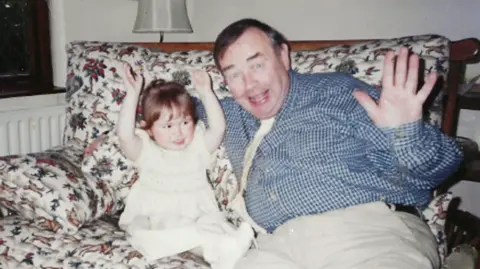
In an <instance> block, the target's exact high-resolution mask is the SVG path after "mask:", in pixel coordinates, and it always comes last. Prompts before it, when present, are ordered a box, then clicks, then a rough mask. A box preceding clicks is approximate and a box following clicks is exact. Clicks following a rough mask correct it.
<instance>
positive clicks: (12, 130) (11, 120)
mask: <svg viewBox="0 0 480 269" xmlns="http://www.w3.org/2000/svg"><path fill="white" fill-rule="evenodd" d="M64 127H65V105H58V106H48V107H37V108H32V109H24V110H15V111H4V112H0V156H5V155H13V154H26V153H33V152H39V151H43V150H46V149H48V148H51V147H53V146H57V145H60V144H61V143H62V134H63V129H64Z"/></svg>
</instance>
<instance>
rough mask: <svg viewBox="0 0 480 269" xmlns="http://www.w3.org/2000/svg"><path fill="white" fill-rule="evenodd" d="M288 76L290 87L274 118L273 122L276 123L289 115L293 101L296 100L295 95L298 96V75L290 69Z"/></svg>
mask: <svg viewBox="0 0 480 269" xmlns="http://www.w3.org/2000/svg"><path fill="white" fill-rule="evenodd" d="M288 76H289V78H290V87H289V89H288V92H287V96H286V97H285V100H284V102H283V105H282V108H281V109H280V111H279V112H278V114H277V115H276V116H275V121H278V120H280V119H282V118H284V117H286V116H288V115H289V114H290V112H291V111H292V109H293V108H294V104H295V99H296V98H297V95H298V89H297V88H298V87H297V82H298V79H297V77H298V73H297V72H295V71H293V70H292V69H290V70H289V71H288Z"/></svg>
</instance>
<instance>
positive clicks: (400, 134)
mask: <svg viewBox="0 0 480 269" xmlns="http://www.w3.org/2000/svg"><path fill="white" fill-rule="evenodd" d="M404 136H405V133H404V132H403V130H400V129H399V130H397V131H396V132H395V137H397V138H400V137H404Z"/></svg>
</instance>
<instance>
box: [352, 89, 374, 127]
mask: <svg viewBox="0 0 480 269" xmlns="http://www.w3.org/2000/svg"><path fill="white" fill-rule="evenodd" d="M353 96H354V97H355V99H357V101H358V103H360V105H361V106H362V107H363V108H364V109H365V111H367V113H368V115H369V116H370V118H371V119H372V120H373V119H374V117H375V115H376V114H377V109H378V108H377V104H376V103H375V101H374V100H373V99H372V98H371V97H370V96H369V95H368V94H367V93H366V92H364V91H362V90H358V89H357V90H355V91H354V92H353Z"/></svg>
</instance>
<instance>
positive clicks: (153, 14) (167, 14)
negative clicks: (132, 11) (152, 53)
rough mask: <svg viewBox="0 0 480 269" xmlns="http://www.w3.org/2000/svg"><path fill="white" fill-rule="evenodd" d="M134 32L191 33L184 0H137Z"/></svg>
mask: <svg viewBox="0 0 480 269" xmlns="http://www.w3.org/2000/svg"><path fill="white" fill-rule="evenodd" d="M133 32H134V33H158V32H171V33H191V32H193V30H192V26H191V25H190V20H189V19H188V13H187V4H186V0H138V11H137V18H136V20H135V25H134V27H133Z"/></svg>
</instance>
